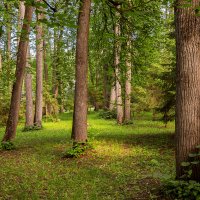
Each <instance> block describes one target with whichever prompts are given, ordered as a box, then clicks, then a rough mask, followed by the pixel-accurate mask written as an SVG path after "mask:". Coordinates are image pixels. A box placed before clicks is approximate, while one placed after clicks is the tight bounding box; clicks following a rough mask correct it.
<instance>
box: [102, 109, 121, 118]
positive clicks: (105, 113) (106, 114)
mask: <svg viewBox="0 0 200 200" xmlns="http://www.w3.org/2000/svg"><path fill="white" fill-rule="evenodd" d="M99 116H100V117H101V118H103V119H117V112H116V110H112V111H110V110H102V111H100V112H99Z"/></svg>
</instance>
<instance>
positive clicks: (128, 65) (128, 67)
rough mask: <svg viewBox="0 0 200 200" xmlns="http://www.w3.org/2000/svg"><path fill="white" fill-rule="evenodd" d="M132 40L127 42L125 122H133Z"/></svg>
mask: <svg viewBox="0 0 200 200" xmlns="http://www.w3.org/2000/svg"><path fill="white" fill-rule="evenodd" d="M130 46H131V39H130V37H129V38H128V41H127V50H128V52H127V58H126V81H125V104H124V121H125V122H129V121H130V120H131V53H130Z"/></svg>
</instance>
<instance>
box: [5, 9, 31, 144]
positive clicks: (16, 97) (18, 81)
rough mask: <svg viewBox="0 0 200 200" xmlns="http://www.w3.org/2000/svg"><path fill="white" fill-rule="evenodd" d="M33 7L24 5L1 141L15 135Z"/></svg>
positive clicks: (8, 139) (10, 138)
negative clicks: (7, 109) (8, 107)
mask: <svg viewBox="0 0 200 200" xmlns="http://www.w3.org/2000/svg"><path fill="white" fill-rule="evenodd" d="M32 13H33V8H32V7H30V6H27V7H26V10H25V17H24V24H23V27H22V32H23V34H21V36H20V42H19V48H18V53H17V64H16V73H15V81H14V85H13V89H12V97H11V103H10V111H9V116H8V121H7V126H6V132H5V135H4V138H3V141H10V140H12V139H13V138H14V137H15V135H16V128H17V123H18V117H19V108H20V98H21V91H22V83H23V78H24V74H25V68H26V55H27V47H28V37H29V32H30V23H31V19H32Z"/></svg>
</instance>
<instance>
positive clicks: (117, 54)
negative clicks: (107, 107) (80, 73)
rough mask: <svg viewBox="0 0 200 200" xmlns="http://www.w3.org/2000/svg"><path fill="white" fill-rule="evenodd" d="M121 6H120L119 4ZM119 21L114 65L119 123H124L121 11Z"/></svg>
mask: <svg viewBox="0 0 200 200" xmlns="http://www.w3.org/2000/svg"><path fill="white" fill-rule="evenodd" d="M117 7H118V8H120V6H117ZM116 18H117V22H116V24H115V29H114V33H115V48H114V66H115V77H116V85H115V88H116V103H117V123H118V124H122V123H123V115H124V114H123V105H122V88H121V81H120V77H121V76H120V66H119V65H120V51H121V46H120V40H119V36H120V23H119V13H118V12H117V13H116Z"/></svg>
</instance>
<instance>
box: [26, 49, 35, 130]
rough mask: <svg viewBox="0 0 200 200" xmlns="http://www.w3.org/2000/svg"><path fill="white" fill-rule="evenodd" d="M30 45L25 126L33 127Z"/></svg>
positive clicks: (27, 65)
mask: <svg viewBox="0 0 200 200" xmlns="http://www.w3.org/2000/svg"><path fill="white" fill-rule="evenodd" d="M29 59H30V47H29V46H28V51H27V60H26V75H25V87H26V122H25V127H32V126H33V125H34V118H33V95H32V92H33V88H32V74H31V73H30V68H31V66H30V64H29Z"/></svg>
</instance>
